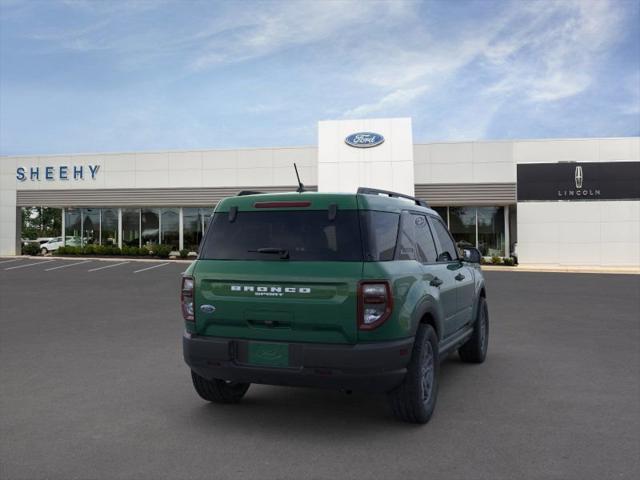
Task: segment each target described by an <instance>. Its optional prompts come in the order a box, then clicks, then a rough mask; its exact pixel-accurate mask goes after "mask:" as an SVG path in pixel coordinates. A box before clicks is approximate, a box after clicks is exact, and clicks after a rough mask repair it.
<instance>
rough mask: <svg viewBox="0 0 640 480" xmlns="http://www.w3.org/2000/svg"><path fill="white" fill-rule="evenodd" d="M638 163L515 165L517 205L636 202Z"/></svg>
mask: <svg viewBox="0 0 640 480" xmlns="http://www.w3.org/2000/svg"><path fill="white" fill-rule="evenodd" d="M639 199H640V162H567V163H531V164H521V165H518V201H519V202H528V201H549V200H564V201H581V200H639Z"/></svg>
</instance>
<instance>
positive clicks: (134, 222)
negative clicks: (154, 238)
mask: <svg viewBox="0 0 640 480" xmlns="http://www.w3.org/2000/svg"><path fill="white" fill-rule="evenodd" d="M122 244H123V245H127V246H129V247H139V246H140V209H138V208H123V209H122Z"/></svg>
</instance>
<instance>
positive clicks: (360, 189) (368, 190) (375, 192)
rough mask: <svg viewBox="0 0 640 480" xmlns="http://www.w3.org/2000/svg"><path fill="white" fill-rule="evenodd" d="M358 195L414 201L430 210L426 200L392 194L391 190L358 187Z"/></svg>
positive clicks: (396, 193) (402, 194)
mask: <svg viewBox="0 0 640 480" xmlns="http://www.w3.org/2000/svg"><path fill="white" fill-rule="evenodd" d="M358 193H359V194H361V195H387V196H389V197H392V198H406V199H407V200H413V201H414V202H416V205H419V206H421V207H426V208H429V205H427V202H425V201H424V200H420V199H418V198H416V197H412V196H410V195H405V194H404V193H398V192H390V191H389V190H380V189H378V188H368V187H358Z"/></svg>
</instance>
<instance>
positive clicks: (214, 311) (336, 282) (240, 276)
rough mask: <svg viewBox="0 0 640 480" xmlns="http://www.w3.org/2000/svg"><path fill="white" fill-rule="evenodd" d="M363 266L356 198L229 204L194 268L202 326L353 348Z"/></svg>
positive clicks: (270, 198)
mask: <svg viewBox="0 0 640 480" xmlns="http://www.w3.org/2000/svg"><path fill="white" fill-rule="evenodd" d="M283 197H284V200H283ZM292 197H293V199H294V200H292V199H291V198H292ZM362 267H363V262H362V242H361V235H360V223H359V216H358V210H357V205H356V199H355V196H348V195H328V194H327V195H325V194H301V195H278V196H276V195H265V196H262V195H260V196H251V197H244V198H243V197H233V198H229V199H226V200H225V201H224V202H223V203H222V204H221V205H220V206H219V208H218V209H217V210H216V213H215V214H214V216H213V219H212V221H211V225H210V227H209V229H208V231H207V234H206V236H205V239H204V241H203V244H202V249H201V253H200V257H199V259H198V262H197V265H196V268H195V270H194V277H195V280H196V292H195V295H196V296H195V300H196V330H197V332H198V333H199V334H201V335H210V336H221V337H232V338H245V339H257V340H274V341H289V342H318V343H355V342H356V340H357V289H358V282H359V280H360V279H361V278H362Z"/></svg>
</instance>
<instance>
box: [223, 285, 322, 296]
mask: <svg viewBox="0 0 640 480" xmlns="http://www.w3.org/2000/svg"><path fill="white" fill-rule="evenodd" d="M231 291H232V292H243V293H252V294H253V295H255V296H256V297H282V296H283V295H284V294H285V293H301V294H308V293H311V289H310V288H308V287H281V286H279V285H272V286H269V287H265V286H257V285H231Z"/></svg>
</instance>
